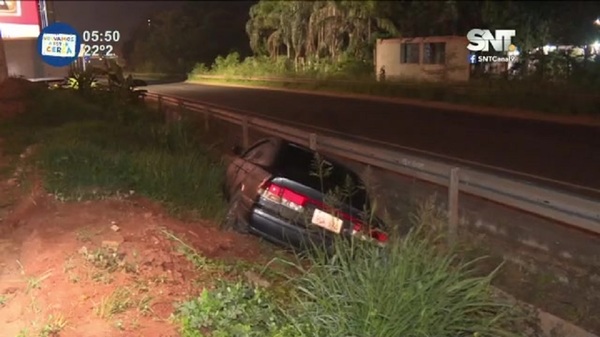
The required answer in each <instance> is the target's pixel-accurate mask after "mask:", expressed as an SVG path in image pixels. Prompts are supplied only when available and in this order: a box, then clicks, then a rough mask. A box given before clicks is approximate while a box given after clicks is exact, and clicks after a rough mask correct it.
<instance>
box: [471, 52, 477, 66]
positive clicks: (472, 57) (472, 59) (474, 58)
mask: <svg viewBox="0 0 600 337" xmlns="http://www.w3.org/2000/svg"><path fill="white" fill-rule="evenodd" d="M469 63H470V64H476V63H477V55H476V54H471V55H469Z"/></svg>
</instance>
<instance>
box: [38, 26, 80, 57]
mask: <svg viewBox="0 0 600 337" xmlns="http://www.w3.org/2000/svg"><path fill="white" fill-rule="evenodd" d="M81 45H82V43H81V37H80V36H79V33H77V31H76V30H75V28H73V27H71V26H70V25H68V24H66V23H62V22H57V23H55V24H52V25H50V26H48V27H46V28H44V30H42V32H41V33H40V35H39V37H38V44H37V47H38V52H39V54H40V56H41V57H42V60H43V61H44V62H46V63H47V64H49V65H51V66H54V67H64V66H68V65H69V64H71V63H73V62H74V61H75V60H76V59H77V57H79V53H80V51H81Z"/></svg>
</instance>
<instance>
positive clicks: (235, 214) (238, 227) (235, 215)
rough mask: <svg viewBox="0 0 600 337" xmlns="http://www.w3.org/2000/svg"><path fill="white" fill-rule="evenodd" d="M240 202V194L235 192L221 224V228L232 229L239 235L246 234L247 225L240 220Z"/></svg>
mask: <svg viewBox="0 0 600 337" xmlns="http://www.w3.org/2000/svg"><path fill="white" fill-rule="evenodd" d="M241 201H242V193H241V192H236V193H235V194H234V195H233V196H232V197H231V198H230V199H229V208H228V209H227V214H226V215H225V220H224V222H223V227H225V229H232V230H235V231H237V232H240V233H248V225H247V224H246V223H245V221H243V220H242V219H240V215H239V214H240V207H242V206H241Z"/></svg>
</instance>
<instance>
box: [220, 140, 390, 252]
mask: <svg viewBox="0 0 600 337" xmlns="http://www.w3.org/2000/svg"><path fill="white" fill-rule="evenodd" d="M234 155H235V157H234V158H233V160H232V161H231V163H230V164H229V166H228V168H227V174H226V179H225V184H224V186H223V192H224V195H225V197H226V198H227V200H228V201H229V211H228V214H227V217H226V220H225V221H226V222H227V225H228V226H229V227H230V228H234V229H236V230H238V231H241V232H245V233H248V232H249V233H253V234H257V235H259V236H262V237H264V238H266V239H268V240H269V241H272V242H275V243H278V244H281V245H286V246H289V247H292V248H299V249H306V248H309V247H311V246H312V245H315V244H317V245H324V246H325V247H331V243H332V239H333V238H334V237H335V236H342V237H346V238H349V237H352V236H358V237H360V238H362V239H366V240H370V241H373V242H375V243H379V244H381V245H383V244H385V242H386V241H387V240H388V235H387V234H386V233H385V232H384V231H383V228H384V225H383V222H382V221H381V220H379V219H378V218H376V217H372V216H369V214H368V212H366V211H365V210H368V209H369V197H368V195H367V193H366V191H365V189H364V188H360V187H361V186H362V182H361V180H360V179H359V177H358V176H357V175H356V174H355V173H354V172H353V171H351V170H350V169H348V168H346V167H344V166H343V165H340V164H339V163H336V162H334V161H333V160H331V159H330V158H323V157H320V159H319V160H317V159H316V158H317V157H316V153H315V152H313V151H312V150H310V149H307V148H305V147H303V146H300V145H297V144H293V143H290V142H287V141H284V140H281V139H278V138H266V139H262V140H260V141H258V142H257V143H255V144H254V145H252V146H250V147H249V148H248V149H247V150H245V151H243V152H242V151H241V149H240V148H239V147H236V148H234ZM316 163H320V165H322V166H323V165H324V166H327V167H328V172H329V174H324V175H321V176H319V175H318V174H315V173H316V172H315V164H316ZM348 182H350V183H351V184H352V185H353V186H355V187H356V188H354V189H353V194H352V196H351V198H349V199H348V200H345V201H344V202H335V201H332V200H331V198H330V197H327V196H328V195H329V196H330V195H331V194H329V193H331V191H334V190H335V188H336V187H338V188H340V187H341V188H342V189H343V187H344V186H348V185H349V184H348ZM346 190H348V189H347V188H346ZM338 192H339V189H338ZM334 194H335V193H334ZM336 200H340V199H339V198H336ZM334 204H335V205H334Z"/></svg>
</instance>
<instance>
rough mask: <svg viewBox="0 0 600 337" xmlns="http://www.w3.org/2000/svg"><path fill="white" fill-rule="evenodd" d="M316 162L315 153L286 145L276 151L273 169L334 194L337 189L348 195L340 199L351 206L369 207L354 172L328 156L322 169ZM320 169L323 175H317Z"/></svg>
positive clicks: (365, 195) (292, 178)
mask: <svg viewBox="0 0 600 337" xmlns="http://www.w3.org/2000/svg"><path fill="white" fill-rule="evenodd" d="M318 163H319V160H317V157H316V154H315V153H314V152H312V151H308V150H305V149H303V148H301V147H298V146H295V145H292V144H287V145H286V146H284V147H283V148H282V150H281V152H280V154H279V158H278V160H277V164H276V170H277V173H278V174H280V175H282V176H283V177H286V178H288V179H291V180H294V181H296V182H298V183H300V184H303V185H305V186H308V187H310V188H313V189H315V190H317V191H321V192H324V193H335V191H336V188H338V192H339V191H341V192H343V193H344V192H345V193H347V194H349V200H348V199H347V198H342V199H345V200H343V201H344V202H348V201H349V202H350V204H351V205H352V207H354V208H356V209H358V210H363V209H364V208H365V207H368V206H369V204H368V198H367V194H366V191H365V190H364V186H363V183H362V181H361V180H360V178H359V177H358V176H357V175H356V174H355V173H354V172H352V171H350V170H349V169H347V168H346V167H344V166H342V165H340V164H338V163H334V162H332V161H330V160H328V159H327V160H324V161H323V160H322V161H321V168H322V169H321V170H319V165H318ZM319 171H320V172H324V174H321V176H319V173H318V172H319ZM321 177H322V178H321ZM335 195H336V196H337V197H342V196H341V195H339V193H335Z"/></svg>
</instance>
